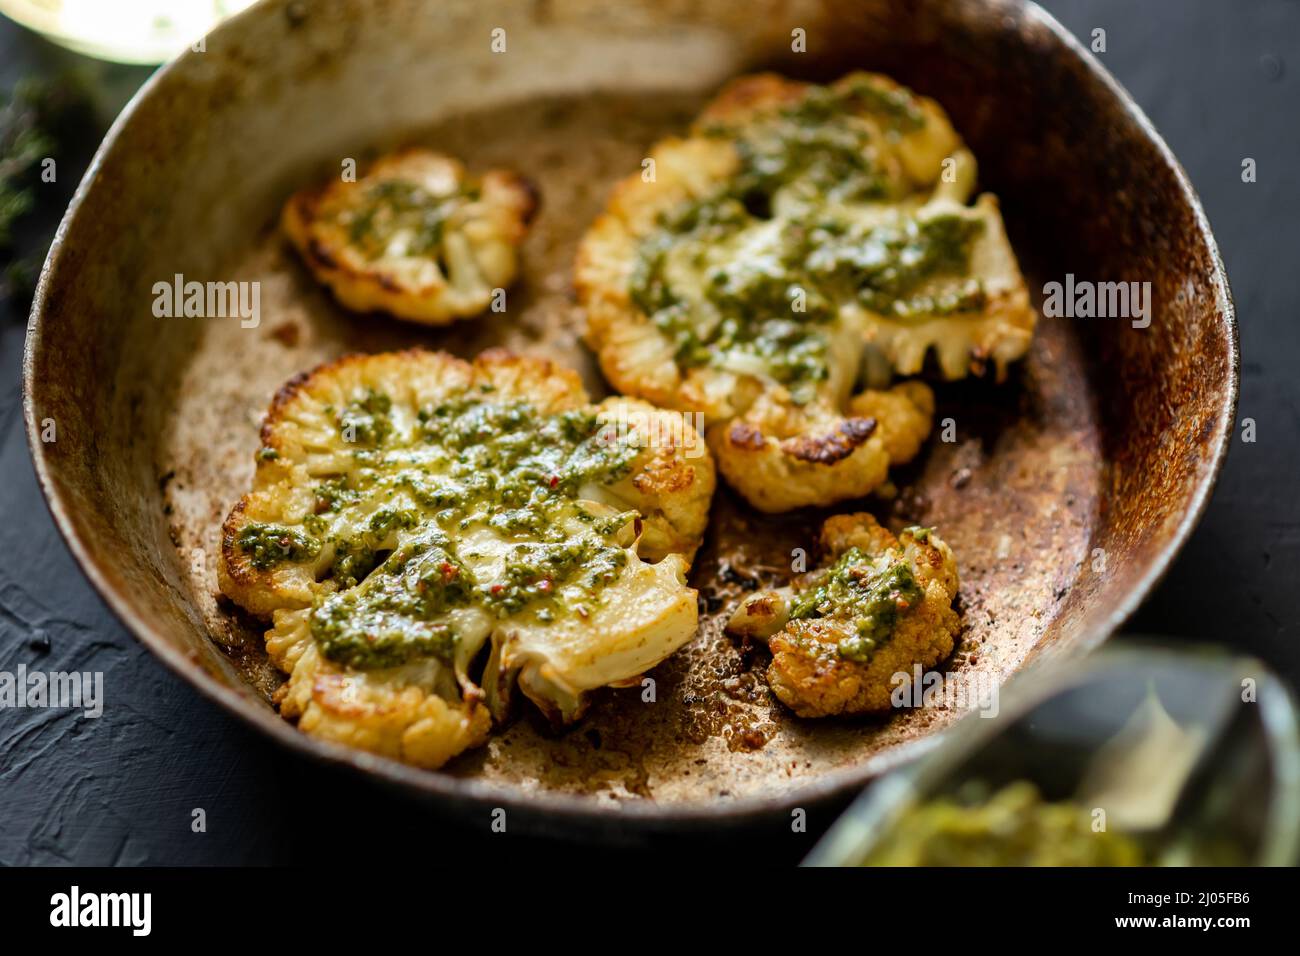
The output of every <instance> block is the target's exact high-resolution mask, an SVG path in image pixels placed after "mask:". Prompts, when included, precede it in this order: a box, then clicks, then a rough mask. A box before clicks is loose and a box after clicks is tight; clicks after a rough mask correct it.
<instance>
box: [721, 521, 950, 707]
mask: <svg viewBox="0 0 1300 956" xmlns="http://www.w3.org/2000/svg"><path fill="white" fill-rule="evenodd" d="M820 544H821V549H822V552H823V553H824V555H825V563H824V564H823V565H822V566H821V567H819V568H818V569H816V570H814V571H811V572H809V573H808V574H806V575H803V576H801V577H800V578H798V579H797V580H796V581H795V582H794V583H793V584H792V585H791V586H790V587H786V588H780V589H776V590H772V591H759V592H755V593H754V594H751V595H750V596H749V597H748V598H746V599H745V600H744V601H743V602H742V603H741V605H740V606H739V607H738V608H737V609H736V611H735V612H734V613H733V614H732V617H731V620H730V621H729V622H728V625H727V630H728V631H729V632H731V633H732V634H737V635H740V636H744V637H753V638H757V639H760V640H765V641H767V645H768V647H769V649H770V650H771V651H772V663H771V664H770V665H769V667H768V670H767V679H768V684H769V686H770V687H771V688H772V692H773V693H774V694H776V696H777V698H778V699H779V700H780V701H781V702H782V703H783V704H785V705H786V706H787V707H789V708H790V709H791V710H793V711H794V712H795V713H796V714H798V715H799V716H800V717H829V716H836V715H851V714H865V713H875V712H880V711H885V710H888V709H889V707H890V695H891V692H892V691H893V689H894V687H895V686H896V685H895V684H894V675H896V674H899V673H902V674H911V672H912V668H913V666H914V665H917V664H919V665H920V666H921V667H923V668H929V667H933V666H935V665H936V664H938V663H940V662H941V661H943V660H944V659H945V658H946V657H948V655H949V654H951V653H952V649H953V640H954V638H955V637H956V635H957V633H958V631H959V630H960V627H961V622H960V620H959V618H958V616H957V612H956V611H954V610H953V608H952V602H953V599H954V598H955V597H956V596H957V589H958V577H957V565H956V561H955V560H954V558H953V555H952V551H951V549H949V547H948V545H946V544H945V543H944V542H943V541H941V540H940V539H939V537H938V536H937V535H935V534H934V533H933V532H932V531H930V530H928V529H925V528H908V529H906V530H904V531H903V532H902V534H901V535H899V536H898V537H897V538H896V537H894V535H893V534H891V533H890V532H889V531H888V530H886V529H885V528H882V527H881V526H880V525H879V524H878V523H877V522H876V520H875V518H873V517H872V516H871V515H869V514H865V513H862V514H848V515H836V516H835V517H832V518H829V519H828V520H827V521H826V522H825V524H823V526H822V532H821V541H820Z"/></svg>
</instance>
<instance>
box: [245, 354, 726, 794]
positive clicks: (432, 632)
mask: <svg viewBox="0 0 1300 956" xmlns="http://www.w3.org/2000/svg"><path fill="white" fill-rule="evenodd" d="M680 418H681V416H678V415H675V414H674V413H672V412H666V411H661V410H659V409H656V408H654V407H652V406H650V405H647V404H645V403H644V402H640V401H637V400H635V399H620V398H614V399H608V400H606V401H605V402H603V403H601V404H599V405H591V404H589V402H588V399H587V395H586V393H585V392H584V390H583V388H582V385H581V383H580V382H579V380H578V377H577V376H576V374H574V373H573V372H570V371H567V370H563V369H560V368H557V367H556V366H553V365H551V364H550V363H549V362H545V361H541V360H534V359H528V358H520V357H515V356H511V355H509V354H506V353H504V352H498V351H492V352H487V353H484V354H483V355H481V356H480V357H479V358H478V359H476V360H475V361H474V362H472V363H470V362H465V361H461V360H460V359H456V358H453V357H451V356H449V355H445V354H442V353H434V352H427V351H422V350H411V351H406V352H395V353H388V354H380V355H356V356H349V357H346V358H343V359H340V360H338V361H336V362H333V363H331V364H327V365H324V366H321V367H320V368H318V369H316V370H315V371H313V372H311V373H309V374H306V375H302V376H299V377H298V378H296V379H294V380H292V381H291V382H289V383H288V384H287V385H286V386H285V387H284V388H283V389H281V390H280V392H279V394H277V395H276V397H275V400H274V402H273V403H272V406H271V410H270V412H269V413H268V415H267V417H266V420H265V423H264V424H263V427H262V448H261V450H260V451H259V453H258V462H257V472H256V476H255V479H254V483H253V490H252V491H251V492H250V493H249V494H247V495H245V496H244V498H243V499H241V500H240V502H239V503H238V504H237V505H236V506H235V507H234V509H233V510H232V511H231V513H230V516H229V517H228V518H227V519H226V522H225V524H224V526H223V529H222V547H221V558H220V563H219V578H220V585H221V589H222V591H223V592H225V594H226V595H228V596H229V597H230V598H231V599H233V600H234V601H235V602H237V603H238V604H240V605H241V606H242V607H244V608H246V609H247V610H249V611H251V612H252V613H254V614H257V615H260V616H263V617H269V618H270V619H271V622H272V625H271V628H270V630H269V631H268V632H267V633H266V646H267V650H268V652H269V654H270V656H271V658H272V660H273V662H274V663H275V664H276V665H277V666H278V667H279V668H280V669H281V670H283V671H284V672H285V673H287V674H288V675H289V676H288V680H287V681H286V683H285V684H284V685H283V686H282V687H281V689H280V691H278V692H277V699H278V703H279V704H280V709H281V713H282V714H283V715H284V716H285V717H286V718H289V719H296V720H297V722H298V726H299V727H300V728H301V729H302V730H304V731H305V732H307V733H309V734H313V735H315V736H319V737H323V738H327V739H330V740H334V741H338V742H341V743H345V744H348V745H351V746H355V747H359V748H362V749H365V750H370V751H373V752H375V753H379V754H383V755H385V756H389V757H394V758H397V759H400V760H404V761H407V762H409V763H413V764H417V765H419V766H423V767H430V768H434V767H438V766H441V765H442V764H443V763H445V762H446V761H447V760H448V759H450V758H451V757H453V756H455V755H456V754H457V753H460V752H461V751H463V750H465V749H466V748H469V747H473V746H475V745H477V744H481V743H482V742H483V741H484V740H485V739H486V737H487V735H488V733H489V731H490V729H491V726H492V723H493V720H494V719H497V720H500V719H503V718H504V716H505V714H506V712H507V709H508V705H509V702H510V697H511V694H512V691H513V690H514V689H515V688H518V689H519V690H520V691H521V692H522V694H523V695H525V696H526V697H527V698H529V699H531V700H532V701H533V702H534V703H535V704H536V705H537V706H538V707H540V708H541V709H542V710H543V711H544V712H545V713H546V714H548V715H549V716H550V717H551V718H552V719H553V720H555V721H557V722H564V721H569V720H572V719H574V718H576V717H577V716H578V715H579V714H580V713H581V711H582V709H583V704H584V693H585V692H586V691H589V690H592V689H594V688H597V687H602V686H605V685H609V684H617V683H621V682H627V681H629V680H631V679H634V678H636V677H637V676H638V675H640V674H641V673H642V672H643V671H645V670H647V669H649V668H651V667H653V666H654V665H655V664H657V663H659V662H660V661H661V660H663V659H664V658H665V657H667V656H668V655H669V654H671V653H672V652H673V651H675V650H676V649H677V648H678V647H680V646H681V645H682V644H683V643H685V642H686V641H688V640H689V639H690V638H691V637H692V636H693V635H694V634H695V630H696V624H697V606H696V592H695V591H694V590H692V589H691V588H689V587H687V586H686V584H685V573H686V571H687V568H688V566H689V561H690V558H691V557H692V555H693V554H694V551H695V549H696V548H697V547H698V546H699V543H700V539H701V537H702V535H703V532H704V526H705V522H706V521H707V517H708V507H709V501H710V498H711V496H712V493H713V487H714V473H713V462H712V459H711V457H710V455H709V453H708V450H707V447H706V446H705V445H704V442H703V439H702V438H701V437H700V436H699V435H698V433H696V432H695V431H694V430H693V429H692V430H690V431H685V430H683V429H682V428H681V427H678V426H676V425H675V424H674V422H675V421H677V420H680ZM652 562H653V563H652Z"/></svg>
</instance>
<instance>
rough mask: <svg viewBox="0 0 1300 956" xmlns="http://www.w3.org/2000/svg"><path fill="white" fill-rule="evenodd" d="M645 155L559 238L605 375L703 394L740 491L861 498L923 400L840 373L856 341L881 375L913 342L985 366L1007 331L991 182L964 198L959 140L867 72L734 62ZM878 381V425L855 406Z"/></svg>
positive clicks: (755, 499)
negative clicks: (814, 80)
mask: <svg viewBox="0 0 1300 956" xmlns="http://www.w3.org/2000/svg"><path fill="white" fill-rule="evenodd" d="M651 159H653V161H654V167H653V168H654V176H653V177H645V176H643V175H635V176H632V177H629V178H628V179H626V180H624V181H623V182H621V183H619V184H618V185H617V186H616V187H615V189H614V192H613V194H612V195H611V197H610V200H609V203H608V205H607V207H606V210H605V212H604V213H603V214H602V215H601V216H600V217H598V219H597V220H596V221H595V222H594V223H593V224H592V226H591V228H590V229H589V230H588V232H587V234H586V236H584V238H583V240H582V242H581V244H580V246H579V250H578V256H577V262H576V266H575V285H576V288H577V291H578V295H579V299H580V301H581V303H582V304H583V306H584V308H585V310H586V314H587V331H586V337H587V341H588V344H589V345H590V346H591V347H592V348H593V349H594V350H595V352H596V353H597V356H598V358H599V360H600V364H601V368H602V370H603V371H604V373H605V376H606V377H607V378H608V379H609V381H610V382H611V383H612V384H613V385H614V387H615V388H617V389H618V390H620V391H622V392H624V393H626V394H630V395H636V396H638V397H641V398H644V399H646V400H648V401H652V402H654V403H655V404H657V405H659V406H662V407H666V408H676V409H681V410H686V411H692V412H699V413H702V414H703V415H704V416H705V418H706V420H707V422H708V425H709V428H708V435H709V442H710V446H711V447H712V448H713V449H714V453H715V454H716V455H717V456H718V459H719V465H720V467H721V469H722V471H723V474H724V476H725V477H726V478H727V480H728V481H729V482H730V483H731V484H732V485H734V486H735V487H736V488H737V490H738V491H740V493H741V494H742V495H744V497H745V498H746V499H747V500H749V501H750V502H751V503H752V504H754V505H755V506H756V507H758V508H761V509H763V510H767V511H783V510H788V509H790V508H795V507H800V506H803V505H829V504H833V503H835V502H837V501H843V500H847V499H851V498H855V497H860V496H862V495H864V494H867V493H868V492H870V491H872V490H873V489H874V488H876V487H878V486H879V485H880V484H881V483H883V482H884V481H885V480H886V478H887V475H888V468H889V466H890V465H891V464H894V463H900V462H905V461H907V460H908V459H909V458H910V457H911V456H912V455H914V454H915V453H916V450H915V447H916V446H918V445H919V442H920V441H922V440H924V438H925V436H926V434H927V433H928V430H929V415H930V414H931V412H927V411H926V409H932V408H933V399H932V398H931V397H930V396H929V395H928V394H924V395H923V394H921V390H922V389H924V388H925V386H924V385H920V384H917V385H915V386H912V387H909V388H908V389H906V390H904V391H902V392H894V393H891V392H889V391H876V390H867V391H865V392H859V391H858V390H859V388H860V384H859V383H860V380H861V379H862V378H863V377H864V376H863V370H864V364H865V363H866V360H867V357H868V354H869V353H870V354H872V355H875V356H879V357H880V359H881V360H882V361H883V362H884V364H885V365H886V367H887V369H888V370H889V371H892V372H894V373H898V374H900V375H911V374H915V373H917V372H919V371H921V369H922V366H923V364H924V362H925V358H926V356H927V354H929V353H930V352H931V351H933V352H934V353H935V354H936V357H937V359H938V364H939V367H940V369H941V370H942V371H943V373H944V375H945V376H946V377H948V378H958V377H961V376H964V375H966V374H967V373H968V372H969V371H971V370H972V369H974V370H977V371H978V370H982V369H983V368H984V367H985V366H986V365H990V364H991V365H992V366H993V367H994V368H995V370H996V374H997V375H998V377H999V378H1001V377H1002V376H1003V375H1004V374H1005V371H1006V366H1007V364H1008V363H1009V362H1011V361H1014V360H1015V359H1017V358H1019V357H1020V356H1022V355H1023V354H1024V353H1025V351H1026V350H1027V349H1028V347H1029V343H1030V339H1031V337H1032V332H1033V328H1034V323H1035V319H1036V316H1035V313H1034V311H1033V309H1032V308H1031V306H1030V303H1029V295H1028V291H1027V290H1026V288H1025V285H1024V281H1023V279H1022V277H1021V275H1020V272H1019V267H1018V266H1017V264H1016V259H1015V255H1014V253H1013V252H1012V251H1011V247H1010V245H1009V243H1008V242H1007V239H1006V235H1005V231H1004V230H1003V228H1002V221H1001V217H1000V215H999V213H998V207H997V201H996V199H995V198H994V197H992V196H988V195H985V196H981V197H980V198H979V199H978V200H977V201H976V202H975V204H974V205H973V206H968V205H967V204H966V203H967V201H968V200H969V199H970V197H971V194H972V192H973V190H974V186H975V178H976V174H975V162H974V158H973V157H972V156H971V154H970V152H969V151H968V150H967V149H966V148H965V147H964V146H963V145H962V141H961V139H960V137H959V136H958V135H957V134H956V132H955V131H954V130H953V128H952V125H951V123H950V122H949V121H948V118H947V117H946V116H945V115H944V112H943V110H942V109H941V108H940V107H939V106H938V104H937V103H935V102H934V101H933V100H930V99H927V98H925V97H920V96H916V95H915V94H913V93H911V92H910V91H908V90H906V89H904V88H903V87H901V86H899V85H898V84H896V83H894V82H893V81H892V80H889V79H888V78H886V77H882V76H878V75H875V74H868V73H853V74H849V75H848V76H845V77H843V78H842V79H840V80H838V81H837V82H835V83H833V84H831V85H830V86H815V85H811V84H807V83H799V82H795V81H791V80H786V79H784V78H782V77H779V76H775V75H773V74H760V75H756V76H748V77H742V78H740V79H737V80H735V81H733V82H732V83H730V84H729V85H728V86H727V87H726V88H725V89H724V90H723V91H722V92H721V93H720V94H719V95H718V96H717V97H716V98H715V99H714V101H713V102H712V103H711V104H710V105H709V106H708V107H706V108H705V110H704V111H703V113H702V114H701V115H700V117H699V118H698V120H697V121H696V123H695V124H694V126H693V127H692V130H691V132H690V135H689V136H687V137H685V138H677V137H673V138H669V139H666V140H663V141H662V142H660V143H659V144H658V145H656V146H655V147H654V148H653V149H652V150H651ZM891 395H892V398H891V397H890V396H891ZM899 401H904V402H906V403H907V404H908V406H909V407H908V408H903V409H901V414H902V416H903V418H905V419H906V425H905V427H903V428H902V429H901V430H894V431H893V433H892V434H891V433H890V432H891V429H890V427H889V426H888V425H885V424H884V418H882V416H880V415H877V414H874V413H873V412H866V413H864V412H862V411H861V410H860V408H859V407H858V406H859V405H862V406H864V407H868V408H874V407H876V406H883V407H888V408H889V409H890V410H891V411H893V412H897V411H899V408H898V402H899ZM868 419H869V420H873V421H874V422H875V423H876V424H875V425H874V426H868V425H866V424H864V420H868Z"/></svg>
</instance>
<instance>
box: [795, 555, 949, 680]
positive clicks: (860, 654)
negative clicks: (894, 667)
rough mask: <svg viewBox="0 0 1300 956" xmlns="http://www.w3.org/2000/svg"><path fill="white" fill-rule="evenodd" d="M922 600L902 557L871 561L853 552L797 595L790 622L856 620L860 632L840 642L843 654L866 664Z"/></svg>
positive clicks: (888, 557) (914, 579) (847, 657)
mask: <svg viewBox="0 0 1300 956" xmlns="http://www.w3.org/2000/svg"><path fill="white" fill-rule="evenodd" d="M922 597H923V594H922V592H921V588H920V586H919V585H918V584H917V583H916V576H915V574H913V572H912V567H911V565H910V564H908V562H907V561H906V560H905V559H904V558H902V557H901V555H886V556H885V557H882V558H872V557H871V556H869V555H867V554H866V553H865V552H863V551H862V550H861V549H859V548H850V549H849V550H847V551H845V552H844V553H843V554H842V555H840V557H839V559H838V560H837V561H836V562H835V563H834V564H833V565H831V566H830V567H829V568H827V569H825V570H824V571H823V572H822V573H821V575H820V576H819V578H818V580H816V581H815V582H814V584H813V586H812V587H809V588H807V589H805V590H804V591H803V592H802V593H800V594H799V595H797V596H796V598H795V601H794V604H793V606H792V607H791V610H790V618H791V620H802V619H808V618H833V619H836V620H841V621H850V622H852V623H853V625H854V631H855V633H854V634H853V635H852V636H850V637H846V638H844V639H843V640H841V641H840V642H839V648H838V649H839V654H840V657H842V658H844V659H845V660H850V661H854V662H856V663H859V664H865V663H867V662H869V661H870V660H871V657H872V655H874V654H875V652H876V651H877V650H878V649H880V648H881V647H882V646H884V645H885V644H886V643H888V641H889V640H890V638H892V637H893V635H894V627H895V626H896V625H897V623H898V619H899V615H900V614H903V613H906V611H908V610H910V609H911V608H913V607H915V606H916V605H917V604H918V603H920V601H921V599H922Z"/></svg>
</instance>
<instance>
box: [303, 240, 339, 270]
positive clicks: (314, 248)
mask: <svg viewBox="0 0 1300 956" xmlns="http://www.w3.org/2000/svg"><path fill="white" fill-rule="evenodd" d="M306 250H307V257H308V258H309V259H311V261H312V262H314V263H316V265H318V266H320V267H321V268H322V269H338V268H340V265H339V261H338V259H336V258H334V253H332V252H330V250H329V246H327V245H325V243H323V242H321V241H320V240H319V239H317V238H316V237H314V236H313V237H312V238H310V239H308V240H307V245H306Z"/></svg>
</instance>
